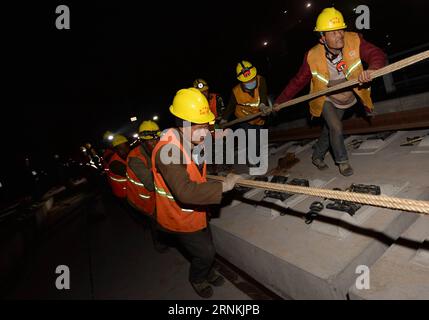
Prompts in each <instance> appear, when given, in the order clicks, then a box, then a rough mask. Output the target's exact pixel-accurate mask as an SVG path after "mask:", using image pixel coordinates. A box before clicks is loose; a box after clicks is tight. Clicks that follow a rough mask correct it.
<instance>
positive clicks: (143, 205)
mask: <svg viewBox="0 0 429 320" xmlns="http://www.w3.org/2000/svg"><path fill="white" fill-rule="evenodd" d="M131 158H138V159H140V160H141V161H143V163H144V165H145V167H146V168H147V169H148V170H151V166H150V165H151V163H150V159H149V156H147V155H146V153H142V151H141V146H138V147H136V148H134V149H133V150H131V152H130V153H129V154H128V157H127V164H128V163H129V161H130V159H131ZM127 199H128V201H129V202H131V204H132V205H133V206H134V207H135V208H137V209H139V210H140V211H141V212H143V213H145V214H147V215H149V216H153V213H154V211H155V192H153V191H149V190H147V189H146V188H145V186H144V184H143V183H142V182H141V180H140V179H139V178H138V177H137V175H136V174H135V173H134V171H133V170H131V168H130V167H129V165H127Z"/></svg>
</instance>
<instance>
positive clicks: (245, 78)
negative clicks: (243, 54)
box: [221, 60, 272, 129]
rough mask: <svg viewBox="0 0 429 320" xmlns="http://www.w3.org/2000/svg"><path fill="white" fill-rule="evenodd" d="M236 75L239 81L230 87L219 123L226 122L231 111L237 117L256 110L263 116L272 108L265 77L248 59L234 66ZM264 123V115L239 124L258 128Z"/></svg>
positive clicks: (245, 127) (247, 127)
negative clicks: (230, 90) (229, 94)
mask: <svg viewBox="0 0 429 320" xmlns="http://www.w3.org/2000/svg"><path fill="white" fill-rule="evenodd" d="M236 76H237V79H238V80H239V81H240V83H239V84H237V85H236V86H235V87H234V88H233V89H232V94H231V98H230V100H229V103H228V105H227V107H226V110H225V112H224V114H223V115H222V118H223V121H221V124H223V123H225V122H227V121H228V120H229V118H230V116H231V114H232V113H234V114H235V116H236V117H237V118H243V117H245V116H248V115H250V114H255V113H258V112H262V113H263V115H264V116H265V115H268V114H270V113H271V111H272V108H271V107H270V106H269V102H268V94H267V84H266V81H265V78H264V77H263V76H261V75H259V74H258V71H257V70H256V67H255V66H254V65H253V64H251V63H250V62H249V61H245V60H243V61H240V62H239V63H238V64H237V67H236ZM264 124H265V119H264V117H258V118H256V119H253V120H250V121H249V122H245V123H242V124H240V126H241V127H242V128H244V129H251V128H253V129H258V128H261V127H262V126H263V125H264Z"/></svg>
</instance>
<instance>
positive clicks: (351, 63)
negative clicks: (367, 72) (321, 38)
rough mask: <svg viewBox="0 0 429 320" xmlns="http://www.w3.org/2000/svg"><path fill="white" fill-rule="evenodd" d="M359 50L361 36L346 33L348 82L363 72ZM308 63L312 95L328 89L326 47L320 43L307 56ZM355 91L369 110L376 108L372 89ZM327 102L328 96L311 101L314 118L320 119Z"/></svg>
mask: <svg viewBox="0 0 429 320" xmlns="http://www.w3.org/2000/svg"><path fill="white" fill-rule="evenodd" d="M359 48H360V38H359V35H358V34H357V33H355V32H345V33H344V48H343V61H344V62H345V63H346V65H347V69H346V70H344V74H345V76H346V79H347V80H351V79H357V78H358V77H359V75H360V74H361V73H362V72H363V66H362V61H361V60H360V51H359ZM307 62H308V65H309V66H310V70H311V74H312V78H311V85H310V93H313V92H317V91H320V90H324V89H326V88H328V83H329V70H328V62H327V61H326V55H325V47H324V46H323V45H322V44H320V43H319V44H317V45H316V46H314V47H313V48H312V49H310V51H309V52H308V55H307ZM353 91H354V92H355V93H356V94H357V96H358V97H359V98H360V100H361V101H362V103H363V104H364V105H365V106H366V107H367V108H369V109H370V110H372V109H373V108H374V104H373V103H372V100H371V88H362V87H354V88H353ZM325 100H326V96H321V97H318V98H316V99H313V100H311V101H310V113H311V114H312V115H313V116H315V117H320V115H321V114H322V110H323V104H324V103H325Z"/></svg>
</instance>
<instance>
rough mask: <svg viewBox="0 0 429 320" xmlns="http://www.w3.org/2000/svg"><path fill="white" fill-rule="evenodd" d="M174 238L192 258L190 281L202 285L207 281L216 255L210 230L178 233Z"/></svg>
mask: <svg viewBox="0 0 429 320" xmlns="http://www.w3.org/2000/svg"><path fill="white" fill-rule="evenodd" d="M174 236H175V238H176V239H177V240H178V241H179V243H180V244H181V245H182V246H183V248H184V249H185V250H186V253H187V254H188V255H189V256H190V260H191V267H190V269H189V281H191V282H193V283H201V282H203V281H205V280H207V276H208V275H209V272H210V271H211V268H212V266H213V262H214V258H215V254H216V251H215V247H214V245H213V240H212V235H211V232H210V228H209V227H208V226H207V228H205V229H203V230H200V231H197V232H191V233H176V234H174Z"/></svg>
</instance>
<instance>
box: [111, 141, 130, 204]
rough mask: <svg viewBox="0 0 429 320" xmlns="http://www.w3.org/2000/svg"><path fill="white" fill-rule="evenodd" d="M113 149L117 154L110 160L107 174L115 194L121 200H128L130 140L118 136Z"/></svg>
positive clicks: (113, 142)
mask: <svg viewBox="0 0 429 320" xmlns="http://www.w3.org/2000/svg"><path fill="white" fill-rule="evenodd" d="M112 147H113V148H114V149H115V153H114V154H113V156H112V157H111V158H110V161H109V165H108V169H109V171H108V172H107V177H108V180H109V184H110V186H111V188H112V192H113V194H114V195H115V196H116V197H118V198H120V199H126V198H127V162H126V160H127V156H128V153H129V152H130V147H129V145H128V139H127V138H126V137H124V136H123V135H120V134H117V135H115V136H114V138H113V140H112Z"/></svg>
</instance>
